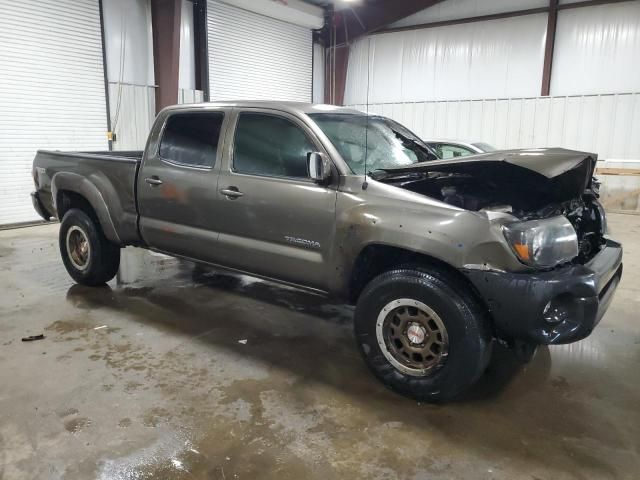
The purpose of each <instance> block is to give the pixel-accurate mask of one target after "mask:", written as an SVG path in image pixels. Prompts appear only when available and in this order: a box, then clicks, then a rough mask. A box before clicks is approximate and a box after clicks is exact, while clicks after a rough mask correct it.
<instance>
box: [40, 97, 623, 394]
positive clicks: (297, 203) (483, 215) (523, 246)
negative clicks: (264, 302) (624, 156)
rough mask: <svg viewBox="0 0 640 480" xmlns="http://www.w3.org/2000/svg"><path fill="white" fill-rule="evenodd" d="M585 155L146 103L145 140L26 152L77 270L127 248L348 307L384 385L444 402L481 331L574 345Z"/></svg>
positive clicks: (473, 377) (599, 253)
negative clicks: (134, 145) (436, 147)
mask: <svg viewBox="0 0 640 480" xmlns="http://www.w3.org/2000/svg"><path fill="white" fill-rule="evenodd" d="M596 158H597V157H596V155H594V154H590V153H583V152H577V151H570V150H564V149H530V150H516V151H498V152H491V153H485V154H480V155H472V156H467V157H462V158H454V159H448V160H438V159H437V158H436V157H435V155H434V154H433V151H432V150H430V149H429V147H428V146H426V145H425V144H424V143H423V142H422V141H421V140H420V139H419V138H418V137H417V136H416V135H414V134H413V133H412V132H410V131H409V130H408V129H406V128H405V127H403V126H402V125H400V124H398V123H397V122H395V121H393V120H390V119H388V118H385V117H381V116H376V115H367V114H364V113H362V112H359V111H357V110H353V109H348V108H343V107H334V106H328V105H311V104H301V103H283V102H228V103H203V104H198V105H181V106H174V107H169V108H166V109H164V110H162V111H161V112H160V113H159V114H158V116H157V119H156V121H155V123H154V125H153V127H152V130H151V132H150V134H149V139H148V141H147V145H146V148H145V150H144V152H95V153H90V152H74V153H68V152H59V151H39V152H38V153H37V155H36V157H35V160H34V164H33V179H34V182H35V192H34V193H33V195H32V197H33V198H32V199H33V204H34V207H35V209H36V210H37V211H38V212H39V213H40V215H41V216H42V217H43V218H45V219H51V218H52V217H55V218H58V219H60V221H61V223H60V232H59V243H60V252H61V255H62V261H63V262H64V265H65V267H66V269H67V271H68V272H69V274H70V276H71V277H72V278H73V279H74V280H75V281H76V282H78V283H81V284H85V285H99V284H103V283H104V282H107V281H109V280H111V279H112V278H113V277H114V275H115V274H116V273H117V271H118V266H119V261H120V249H121V248H122V247H125V246H127V245H134V246H137V247H144V248H148V249H151V250H155V251H158V252H163V253H166V254H170V255H173V256H176V257H181V258H185V259H189V260H192V261H195V262H203V263H205V264H209V265H214V266H217V267H221V268H225V269H229V270H232V271H237V272H243V273H248V274H250V275H254V276H258V277H262V278H266V279H271V280H274V281H277V282H282V283H285V284H288V285H292V286H296V287H299V288H302V289H306V290H309V291H313V292H315V293H320V294H323V295H327V296H332V297H337V298H340V299H343V300H344V301H345V302H349V303H351V304H354V305H355V306H356V308H355V315H354V317H355V318H354V329H355V338H356V340H357V344H358V347H359V349H360V351H361V353H362V355H363V357H364V359H365V361H366V363H367V365H368V366H369V368H370V369H371V371H372V372H373V374H375V376H377V377H378V378H379V379H380V380H381V381H382V382H383V383H384V384H386V385H387V386H388V387H390V388H391V389H393V390H395V391H397V392H400V393H401V394H404V395H407V396H409V397H412V398H415V399H419V400H423V401H443V400H447V399H451V398H453V397H455V396H458V395H460V394H461V393H462V392H464V391H465V390H467V389H469V388H470V387H471V386H472V385H473V384H474V383H475V382H476V381H477V380H478V379H479V377H480V376H481V375H482V373H483V372H484V370H485V369H486V366H487V364H488V362H489V359H490V356H491V352H492V347H493V346H494V345H495V343H496V342H500V343H501V344H503V345H508V346H511V347H513V348H514V349H515V350H516V351H517V352H520V354H521V355H522V356H524V357H530V356H531V355H532V354H533V353H534V352H535V347H536V346H537V345H554V344H562V343H569V342H575V341H578V340H580V339H582V338H584V337H586V336H587V335H589V334H590V333H591V331H592V330H593V328H594V327H595V326H596V324H597V323H598V322H599V321H600V319H601V318H602V316H603V314H604V313H605V311H606V310H607V307H608V306H609V304H610V302H611V299H612V296H613V293H614V291H615V290H616V287H617V285H618V282H619V281H620V278H621V275H622V247H621V245H620V244H618V243H616V242H615V241H613V240H612V239H610V238H609V237H608V235H607V226H606V217H605V213H604V210H603V208H602V207H601V205H600V204H599V202H598V200H597V198H598V193H597V186H598V183H597V181H596V180H595V179H593V173H594V168H595V163H596Z"/></svg>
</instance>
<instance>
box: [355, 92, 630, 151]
mask: <svg viewBox="0 0 640 480" xmlns="http://www.w3.org/2000/svg"><path fill="white" fill-rule="evenodd" d="M353 106H354V107H355V108H358V109H360V110H362V111H366V109H367V106H366V105H363V104H355V105H353ZM369 111H370V112H374V113H377V114H380V115H385V116H388V117H391V118H393V119H395V120H397V121H399V122H400V123H402V124H404V125H406V126H407V127H408V128H410V129H411V130H412V131H414V132H415V133H416V134H417V135H419V136H421V137H422V138H425V139H428V138H449V139H465V140H469V141H484V142H487V143H490V144H493V145H494V146H496V147H498V148H528V147H565V148H571V149H576V150H583V151H588V152H596V153H598V154H599V158H600V159H619V160H621V159H640V135H639V134H638V132H640V93H633V94H620V95H618V94H614V95H585V96H575V97H536V98H509V99H485V100H460V101H443V102H416V103H386V104H370V105H369Z"/></svg>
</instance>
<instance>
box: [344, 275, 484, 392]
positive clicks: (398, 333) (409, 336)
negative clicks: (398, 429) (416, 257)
mask: <svg viewBox="0 0 640 480" xmlns="http://www.w3.org/2000/svg"><path fill="white" fill-rule="evenodd" d="M355 334H356V339H357V341H358V345H359V347H360V350H361V352H362V354H363V356H364V358H365V360H366V362H367V365H368V366H369V368H370V369H371V370H372V372H373V373H374V375H376V376H377V377H378V378H379V379H380V380H381V381H382V382H383V383H384V384H385V385H387V386H388V387H389V388H391V389H392V390H395V391H397V392H399V393H401V394H403V395H406V396H409V397H412V398H415V399H417V400H422V401H431V402H435V401H441V400H448V399H451V398H453V397H455V396H457V395H459V394H460V393H462V392H464V391H465V390H467V389H468V388H469V387H471V385H473V384H474V383H475V382H476V381H477V380H478V378H480V376H481V375H482V373H483V372H484V370H485V368H486V366H487V364H488V362H489V359H490V357H491V347H492V335H491V332H490V330H489V328H488V322H487V319H486V313H485V309H484V308H483V306H482V305H481V304H480V303H479V302H478V301H477V300H476V298H475V297H474V295H473V294H472V292H471V291H470V290H469V287H468V286H467V285H466V284H464V283H463V282H461V281H460V280H458V279H457V278H455V277H454V276H451V275H449V274H447V273H446V272H442V271H440V270H424V269H421V268H406V269H405V268H401V269H398V270H393V271H389V272H386V273H383V274H381V275H379V276H378V277H376V278H374V279H373V280H372V281H371V282H370V283H369V284H368V285H367V286H366V288H365V289H364V291H363V292H362V294H361V295H360V298H359V300H358V304H357V307H356V314H355Z"/></svg>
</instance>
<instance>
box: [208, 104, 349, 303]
mask: <svg viewBox="0 0 640 480" xmlns="http://www.w3.org/2000/svg"><path fill="white" fill-rule="evenodd" d="M234 116H235V119H236V121H235V122H233V123H234V124H235V129H234V131H233V132H229V137H230V138H233V141H230V142H228V146H227V151H226V155H225V156H224V157H225V158H224V160H223V164H222V167H221V170H220V177H219V181H218V190H219V203H218V208H217V209H216V210H217V211H218V212H219V214H220V216H221V217H222V218H221V223H220V225H221V227H220V229H221V230H220V236H219V240H218V245H219V249H220V252H221V253H222V254H224V255H225V258H226V261H225V262H226V263H227V264H229V266H233V267H235V268H237V269H240V270H244V271H248V272H252V273H256V274H259V275H264V276H268V277H272V278H277V279H279V280H285V281H290V282H293V283H297V284H303V285H306V286H309V287H314V288H318V289H322V290H327V289H328V284H327V279H328V277H329V275H328V270H327V269H328V262H327V259H328V258H329V255H330V252H331V246H332V241H333V236H334V224H335V203H336V190H335V187H334V186H331V185H330V186H322V185H318V184H316V183H314V182H313V181H312V180H311V179H310V178H309V175H308V167H307V154H308V153H309V152H314V151H324V150H323V149H322V146H321V144H320V143H319V142H318V141H317V139H316V138H315V137H314V135H313V133H312V132H311V130H310V129H309V128H308V127H307V126H306V125H304V123H303V122H301V121H300V120H298V119H297V118H295V117H294V116H291V115H288V114H285V113H282V112H277V111H270V110H249V109H248V110H245V111H240V112H236V113H235V114H234ZM336 178H337V177H336V176H335V175H334V183H337V181H336Z"/></svg>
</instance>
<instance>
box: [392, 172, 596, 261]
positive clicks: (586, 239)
mask: <svg viewBox="0 0 640 480" xmlns="http://www.w3.org/2000/svg"><path fill="white" fill-rule="evenodd" d="M563 180H564V181H566V178H565V179H562V177H558V178H554V179H549V180H548V181H547V182H546V183H542V182H531V181H526V179H524V178H522V179H517V180H516V179H514V178H512V177H508V178H502V179H501V178H496V177H493V178H491V177H490V176H487V175H481V176H480V177H479V178H478V177H477V176H475V175H471V174H467V173H440V172H435V173H426V172H420V173H418V172H412V173H405V174H404V175H400V176H398V177H391V178H386V179H384V180H383V181H385V183H390V184H392V185H395V186H397V187H400V188H403V189H406V190H409V191H412V192H415V193H419V194H421V195H425V196H428V197H431V198H434V199H436V200H439V201H442V202H444V203H447V204H449V205H453V206H455V207H459V208H463V209H465V210H470V211H474V212H478V211H500V212H504V213H509V214H511V215H513V216H514V217H516V218H518V219H520V220H523V221H526V220H536V219H544V218H550V217H554V216H558V215H563V216H565V217H566V218H567V219H568V220H569V221H570V222H571V224H572V225H573V227H574V229H575V231H576V233H577V235H578V244H579V255H578V257H577V258H576V259H575V263H580V264H583V263H586V262H588V261H589V260H590V259H591V258H593V256H595V254H596V253H598V251H600V249H601V248H602V245H603V244H604V242H605V241H604V237H603V235H604V230H605V226H604V213H603V210H602V207H601V206H600V204H599V203H598V202H597V198H598V192H597V186H598V184H597V183H596V182H593V181H591V180H589V182H588V187H587V185H585V188H583V189H581V192H580V193H577V192H575V191H573V192H572V191H571V189H567V188H562V187H561V186H559V185H558V184H559V183H560V184H561V183H562V181H563ZM576 193H577V194H576ZM571 194H576V195H575V196H574V197H573V198H567V197H568V196H569V195H571Z"/></svg>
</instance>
